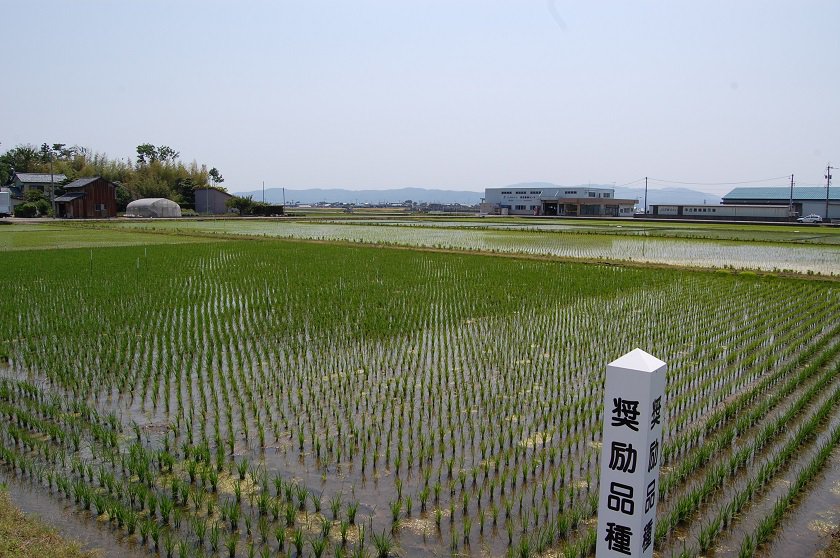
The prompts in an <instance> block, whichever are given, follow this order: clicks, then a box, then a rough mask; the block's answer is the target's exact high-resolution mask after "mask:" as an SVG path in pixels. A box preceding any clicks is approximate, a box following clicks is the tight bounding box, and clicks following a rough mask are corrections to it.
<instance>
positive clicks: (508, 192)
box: [502, 192, 510, 194]
mask: <svg viewBox="0 0 840 558" xmlns="http://www.w3.org/2000/svg"><path fill="white" fill-rule="evenodd" d="M502 194H510V192H502Z"/></svg>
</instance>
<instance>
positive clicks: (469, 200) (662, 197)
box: [236, 182, 720, 205]
mask: <svg viewBox="0 0 840 558" xmlns="http://www.w3.org/2000/svg"><path fill="white" fill-rule="evenodd" d="M579 186H580V187H586V186H592V187H598V188H613V186H612V185H611V184H588V185H587V184H581V185H579ZM510 188H560V189H562V188H566V186H563V185H558V184H552V183H550V182H524V183H520V184H511V185H510ZM236 195H238V196H252V197H253V198H254V200H256V201H262V199H263V192H262V190H253V191H250V192H236ZM483 197H484V192H470V191H468V190H440V189H433V188H394V189H391V190H347V189H344V188H311V189H292V188H286V203H287V204H293V203H298V204H314V203H320V202H327V203H354V204H365V203H367V204H383V203H402V202H404V201H406V200H411V201H413V202H416V203H443V204H455V203H460V204H464V205H474V204H478V203H480V202H481V198H483ZM615 197H617V198H631V199H638V200H639V205H644V203H645V200H644V197H645V189H644V188H638V187H637V188H626V187H621V186H619V187H616V188H615ZM265 201H266V202H268V203H283V189H282V188H267V189H266V190H265ZM647 203H648V205H651V204H655V203H657V204H661V203H673V204H701V203H706V204H712V205H713V204H718V203H720V197H719V196H716V195H714V194H708V193H705V192H700V191H697V190H690V189H688V188H661V189H653V188H649V189H648V200H647Z"/></svg>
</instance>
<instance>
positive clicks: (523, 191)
mask: <svg viewBox="0 0 840 558" xmlns="http://www.w3.org/2000/svg"><path fill="white" fill-rule="evenodd" d="M516 193H517V194H527V193H528V192H526V191H525V190H520V191H518V192H516Z"/></svg>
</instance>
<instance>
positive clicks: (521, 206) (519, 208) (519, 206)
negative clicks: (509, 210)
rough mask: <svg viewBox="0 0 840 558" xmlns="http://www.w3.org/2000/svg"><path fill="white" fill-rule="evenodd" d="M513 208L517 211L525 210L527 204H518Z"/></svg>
mask: <svg viewBox="0 0 840 558" xmlns="http://www.w3.org/2000/svg"><path fill="white" fill-rule="evenodd" d="M513 209H515V210H516V211H525V206H524V205H517V206H514V208H513Z"/></svg>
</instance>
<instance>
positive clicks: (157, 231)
mask: <svg viewBox="0 0 840 558" xmlns="http://www.w3.org/2000/svg"><path fill="white" fill-rule="evenodd" d="M17 227H18V226H13V227H0V251H2V252H0V258H2V260H0V261H2V265H0V279H2V283H3V285H4V286H5V292H4V295H5V296H4V297H2V299H0V416H2V420H0V480H2V481H4V482H7V483H8V484H9V487H10V492H11V493H12V495H13V496H14V495H15V494H18V495H23V497H24V499H25V498H31V499H32V500H37V501H44V502H48V503H49V504H45V508H44V509H47V507H48V505H53V506H54V508H52V509H55V508H58V509H59V510H60V512H59V513H60V514H62V515H63V516H69V517H71V518H72V520H73V521H75V522H76V523H78V524H79V525H81V527H80V529H94V530H96V531H97V533H100V534H101V533H105V535H106V536H107V538H108V539H109V540H111V541H113V547H108V548H107V550H106V551H107V552H108V554H123V555H138V556H144V555H148V556H153V555H156V554H157V555H160V556H174V557H179V558H187V557H205V556H243V557H244V556H248V557H251V556H307V557H321V556H371V557H374V556H382V557H385V556H394V555H400V556H442V555H464V556H506V555H515V556H552V557H554V556H569V557H571V556H578V557H583V556H590V555H593V554H594V547H595V527H596V524H597V516H596V512H597V505H598V502H597V498H598V496H597V495H598V482H599V479H598V470H599V460H600V450H601V444H600V438H601V433H600V430H601V420H602V413H603V404H602V396H603V378H604V371H605V366H606V364H607V363H608V362H610V361H612V360H614V359H615V358H617V357H618V356H620V355H622V354H624V353H626V352H628V351H630V350H632V349H633V348H635V347H641V348H643V349H644V350H646V351H648V352H650V353H651V354H653V355H655V356H657V357H658V358H660V359H662V360H664V361H666V362H667V363H668V365H669V369H668V384H667V390H666V399H667V402H666V408H665V421H664V425H665V429H664V450H663V454H662V456H663V467H662V476H661V479H660V480H661V482H660V487H659V498H660V502H659V505H658V510H657V518H658V519H657V527H656V532H655V537H654V540H655V542H654V544H655V548H656V553H657V555H658V556H701V555H703V556H706V555H714V556H751V555H756V554H757V555H787V556H791V555H807V554H811V553H813V552H812V550H813V545H815V544H816V545H818V544H819V541H820V540H822V539H820V537H821V536H822V535H821V533H820V532H819V530H818V529H816V528H815V527H819V526H820V525H822V526H826V525H827V526H828V527H827V528H826V529H824V530H825V531H830V530H832V529H836V526H837V524H838V522H840V517H838V516H837V511H836V510H837V509H840V449H838V442H840V405H838V403H840V375H839V374H838V372H840V319H838V310H840V283H838V282H837V281H836V278H835V277H831V275H832V274H834V275H837V274H838V273H840V270H838V263H839V262H838V257H837V256H838V252H837V250H838V248H837V247H835V246H832V245H830V243H821V244H819V245H817V246H810V245H804V244H800V243H790V245H788V244H784V243H782V242H766V241H752V242H751V243H745V242H743V241H741V242H738V243H736V242H735V241H731V240H728V241H723V240H715V241H712V242H711V243H712V244H714V245H715V246H718V248H716V249H717V250H722V252H717V253H712V252H709V255H708V256H707V257H708V258H710V259H713V258H714V257H717V258H718V260H717V261H716V265H715V266H713V267H718V268H720V267H723V266H724V265H729V264H728V262H729V261H730V260H726V259H721V258H726V257H728V256H727V255H726V254H729V253H730V252H727V251H726V248H725V247H726V246H732V247H733V248H732V249H731V250H736V251H741V253H743V254H744V256H743V258H744V260H743V261H748V262H751V265H738V266H735V265H732V266H730V267H743V268H748V269H761V270H772V269H774V268H775V269H778V270H781V269H787V270H793V271H795V272H797V271H798V272H799V273H786V274H776V273H760V274H759V273H754V272H749V271H747V272H744V271H741V272H736V271H733V270H731V269H709V270H697V269H684V268H681V267H680V265H682V264H684V263H686V264H690V265H691V266H692V267H701V266H702V265H703V264H698V263H697V260H698V259H699V258H700V257H701V256H699V255H698V254H700V253H702V250H706V249H707V248H700V249H698V250H700V251H699V252H691V253H690V254H689V255H685V254H682V256H681V257H680V258H676V257H674V258H671V259H669V260H668V261H665V262H661V263H667V264H669V265H670V266H671V267H660V266H657V267H653V266H650V267H645V266H643V265H632V266H627V265H617V264H616V260H621V259H622V258H620V257H617V258H603V259H605V260H610V261H608V262H604V261H601V257H600V256H595V255H593V254H596V253H601V252H598V250H606V249H607V248H604V247H603V246H601V243H604V246H606V245H607V244H610V243H613V242H614V241H616V240H620V241H623V240H625V239H626V238H631V237H630V236H626V237H625V236H623V235H613V236H609V237H608V235H597V234H579V231H578V232H576V233H569V234H558V233H557V232H555V231H543V232H539V231H538V232H533V231H518V230H515V231H499V230H493V229H491V230H483V231H473V230H468V229H465V228H462V227H458V226H455V227H448V226H437V227H406V226H381V225H378V224H353V225H350V224H343V223H321V224H313V223H283V224H282V226H281V224H274V223H272V222H262V221H257V222H242V221H218V222H212V221H206V222H193V223H184V222H156V223H145V222H144V223H139V222H138V223H128V224H123V223H119V224H114V225H108V227H107V228H104V229H102V228H87V227H78V226H76V227H62V226H60V225H55V227H57V228H54V227H48V229H49V230H37V229H34V228H33V229H25V230H24V229H19V228H17ZM318 227H322V228H318ZM340 227H345V228H343V229H342V228H340ZM62 231H65V232H66V236H64V237H62ZM300 231H304V232H300ZM306 231H308V232H306ZM336 231H338V232H336ZM351 233H352V234H351ZM374 233H376V234H378V235H379V236H371V237H367V236H364V235H368V234H370V235H373V234H374ZM473 233H480V234H483V235H485V236H470V235H472V234H473ZM7 234H18V235H31V236H29V237H26V238H25V239H24V240H22V239H20V238H19V239H16V240H10V239H9V238H8V237H6V235H7ZM756 234H758V233H756ZM762 234H763V233H762ZM214 235H216V236H214ZM243 235H245V236H243ZM353 235H357V236H353ZM441 235H443V236H441ZM446 235H449V236H446ZM493 235H499V239H500V240H498V242H497V243H496V244H493V243H492V241H491V240H488V239H490V238H493ZM258 237H259V238H258ZM555 237H556V238H555ZM572 237H574V238H572ZM578 237H579V239H578ZM453 238H454V239H455V240H453ZM62 239H63V240H62ZM412 239H414V240H412ZM529 239H530V240H529ZM304 240H307V241H304ZM308 240H320V241H321V242H309V241H308ZM334 240H340V241H342V242H339V243H336V242H333V241H334ZM348 240H352V241H354V243H348V242H346V241H348ZM578 240H579V241H580V243H581V246H579V247H578V248H576V250H578V252H576V253H574V255H568V254H566V253H558V252H560V251H561V248H562V245H563V244H564V242H565V241H568V242H569V243H572V244H574V243H575V242H578ZM637 240H638V239H637ZM652 240H657V241H662V242H670V243H671V245H672V246H678V247H682V248H671V250H674V251H673V252H669V254H676V253H677V252H678V251H679V250H683V251H685V250H692V249H693V248H691V244H690V243H695V244H698V245H703V244H704V243H707V242H710V241H709V240H707V239H692V240H685V239H663V238H654V239H646V241H648V242H649V241H652ZM520 241H521V242H520ZM529 242H530V244H529ZM447 243H448V244H447ZM459 243H460V244H459ZM727 243H731V244H727ZM388 244H400V245H401V246H402V247H401V248H399V249H398V248H395V247H392V246H389V245H388ZM405 246H414V247H426V248H440V247H447V248H457V249H458V250H463V251H455V252H444V251H434V250H419V249H405ZM504 246H508V247H511V248H510V249H503V247H504ZM599 246H600V247H599ZM721 246H723V247H724V248H721ZM648 248H650V249H651V250H654V249H653V248H651V246H650V245H648ZM753 248H754V249H755V250H756V251H754V252H749V250H750V249H753ZM785 248H790V249H792V250H794V251H795V255H785V256H778V255H777V252H784V249H785ZM609 249H610V250H613V251H615V250H618V249H620V250H625V251H627V253H628V254H630V255H631V259H632V258H635V257H636V256H633V254H635V252H633V250H635V249H636V248H632V247H627V246H625V247H623V248H622V247H619V248H616V247H615V245H614V244H612V248H609ZM467 250H480V251H481V252H482V253H481V254H474V253H470V252H469V251H467ZM552 250H554V251H552ZM664 250H666V248H665V247H663V246H659V245H657V246H656V248H655V250H654V251H655V252H656V253H658V254H661V253H662V252H663V251H664ZM708 250H711V248H709V249H708ZM809 250H816V251H814V252H812V251H809ZM494 251H495V252H496V253H489V252H494ZM785 254H789V253H785ZM523 255H524V256H533V255H540V256H547V257H545V258H542V257H541V258H533V257H521V256H523ZM556 255H559V256H563V257H568V258H570V259H571V258H575V259H578V260H580V261H560V260H553V259H551V258H550V256H556ZM656 257H657V258H659V257H660V256H656ZM751 258H752V259H751ZM773 258H777V260H773ZM591 260H596V261H591ZM642 261H648V260H647V259H644V260H639V259H633V262H634V264H639V263H640V262H642ZM653 261H654V262H660V259H655V260H653ZM768 261H769V262H771V263H772V265H768V264H767V262H768ZM797 262H798V263H797ZM777 263H778V264H779V265H776V264H777ZM794 264H796V265H794ZM797 266H799V267H797ZM710 267H712V266H711V265H710ZM809 272H810V275H809ZM27 494H29V495H31V496H26V495H27ZM832 495H834V496H832ZM21 502H23V500H22V501H21ZM21 505H23V504H21ZM24 507H25V506H24ZM51 513H55V512H51ZM47 516H49V513H47ZM803 526H804V528H803ZM832 526H833V527H832ZM808 533H811V535H810V536H809V535H808ZM809 545H810V546H809ZM806 549H807V550H806Z"/></svg>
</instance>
